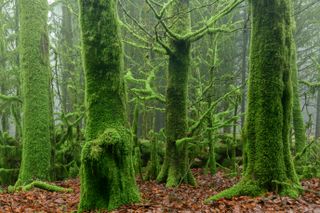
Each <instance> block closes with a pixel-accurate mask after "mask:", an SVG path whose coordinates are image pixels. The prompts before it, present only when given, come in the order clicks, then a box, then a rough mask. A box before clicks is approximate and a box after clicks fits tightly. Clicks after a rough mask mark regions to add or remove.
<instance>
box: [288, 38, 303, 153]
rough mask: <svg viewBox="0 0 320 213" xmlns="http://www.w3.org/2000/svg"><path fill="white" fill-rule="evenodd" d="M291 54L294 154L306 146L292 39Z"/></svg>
mask: <svg viewBox="0 0 320 213" xmlns="http://www.w3.org/2000/svg"><path fill="white" fill-rule="evenodd" d="M292 43H293V45H292V50H291V51H292V56H291V60H292V61H291V63H292V64H291V66H292V86H293V87H292V88H293V111H292V115H293V117H292V118H293V119H292V120H293V130H294V138H295V151H296V154H297V153H300V152H302V150H303V149H304V147H305V146H306V141H307V137H306V129H305V126H304V121H303V115H302V111H301V104H300V97H299V91H298V86H299V83H298V67H297V56H296V46H295V45H294V41H293V42H292Z"/></svg>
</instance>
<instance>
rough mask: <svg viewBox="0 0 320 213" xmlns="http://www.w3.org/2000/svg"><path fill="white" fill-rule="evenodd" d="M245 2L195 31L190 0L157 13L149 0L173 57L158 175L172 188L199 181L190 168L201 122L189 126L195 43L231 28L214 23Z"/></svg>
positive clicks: (228, 7)
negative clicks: (190, 149)
mask: <svg viewBox="0 0 320 213" xmlns="http://www.w3.org/2000/svg"><path fill="white" fill-rule="evenodd" d="M241 2H242V0H233V1H231V2H230V3H229V2H228V4H226V6H225V7H224V8H223V9H221V11H219V13H217V14H215V15H213V16H212V17H210V18H209V19H208V20H207V21H205V25H204V26H202V27H199V28H198V29H197V30H195V31H192V27H191V15H190V10H192V9H191V7H190V1H189V0H171V1H168V2H167V3H166V4H163V6H162V8H161V10H160V12H157V11H156V9H155V7H154V6H153V5H152V3H153V4H155V3H154V2H152V3H151V1H149V0H146V3H147V4H148V5H149V7H150V8H151V9H152V11H153V13H154V15H155V17H156V18H157V20H158V22H159V24H158V25H156V27H155V30H156V41H157V42H158V44H159V46H161V47H163V49H164V50H165V51H164V52H165V53H166V54H167V55H168V58H169V62H168V80H167V88H166V92H167V94H166V140H167V141H166V142H167V143H166V153H165V158H164V163H163V165H162V168H161V171H160V173H159V175H158V177H157V181H159V182H166V185H167V186H168V187H173V186H177V185H179V184H180V183H187V184H191V185H195V184H196V182H195V179H194V177H193V175H192V172H191V169H190V166H191V165H190V162H189V156H188V143H189V142H190V141H192V140H193V136H194V135H195V132H196V130H197V129H198V127H199V126H200V123H201V122H200V123H196V124H195V125H193V126H192V127H190V128H188V123H187V96H188V78H189V72H190V61H191V54H190V53H191V44H192V43H193V42H195V41H198V40H200V39H201V38H203V37H204V36H205V35H207V34H208V33H217V32H226V31H229V30H230V29H228V28H223V27H221V28H219V27H215V26H214V25H215V24H216V22H217V21H218V20H219V19H220V18H221V17H223V16H225V15H226V14H228V13H229V12H230V11H231V10H232V9H234V8H235V7H236V6H237V5H238V4H240V3H241ZM155 5H157V4H155ZM158 6H159V5H158ZM164 16H167V17H164ZM158 26H162V28H163V29H164V31H165V32H166V35H167V37H168V39H167V40H166V41H167V42H164V41H163V40H162V39H161V38H160V36H159V34H158V32H157V30H158V29H157V28H158ZM161 52H163V51H161ZM210 108H211V107H210Z"/></svg>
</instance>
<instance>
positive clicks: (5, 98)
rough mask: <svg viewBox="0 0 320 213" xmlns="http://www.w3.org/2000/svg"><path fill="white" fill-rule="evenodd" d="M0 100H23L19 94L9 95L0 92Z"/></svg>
mask: <svg viewBox="0 0 320 213" xmlns="http://www.w3.org/2000/svg"><path fill="white" fill-rule="evenodd" d="M0 100H4V101H9V102H11V101H17V102H20V103H22V100H21V99H20V98H19V97H18V96H7V95H3V94H0Z"/></svg>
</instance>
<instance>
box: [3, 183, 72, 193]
mask: <svg viewBox="0 0 320 213" xmlns="http://www.w3.org/2000/svg"><path fill="white" fill-rule="evenodd" d="M33 188H39V189H43V190H47V191H50V192H72V191H73V189H71V188H63V187H61V186H56V185H52V184H49V183H46V182H43V181H38V180H36V181H33V182H32V183H29V184H27V185H25V186H19V187H14V186H9V187H8V192H15V191H30V190H31V189H33Z"/></svg>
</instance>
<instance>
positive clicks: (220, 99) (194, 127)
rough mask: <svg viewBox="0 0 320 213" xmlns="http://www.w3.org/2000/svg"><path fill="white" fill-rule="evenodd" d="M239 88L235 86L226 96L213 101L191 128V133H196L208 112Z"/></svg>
mask: <svg viewBox="0 0 320 213" xmlns="http://www.w3.org/2000/svg"><path fill="white" fill-rule="evenodd" d="M238 90H239V88H235V89H233V90H231V91H230V92H228V93H226V94H225V95H224V96H222V97H220V98H219V99H217V100H216V101H215V102H213V103H212V104H211V106H210V107H209V108H208V109H207V111H205V112H204V113H203V114H202V115H201V116H200V118H199V120H198V121H197V122H196V123H195V124H193V125H192V126H191V127H190V129H189V135H191V136H192V135H194V133H195V132H196V130H197V129H198V128H199V127H200V125H201V124H202V122H203V121H204V120H205V119H206V118H207V116H208V114H209V113H210V112H211V111H212V110H213V109H214V108H215V107H216V106H217V105H218V104H219V103H220V102H221V101H223V100H224V99H226V98H228V97H229V96H230V95H232V94H233V93H235V92H237V91H238Z"/></svg>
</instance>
